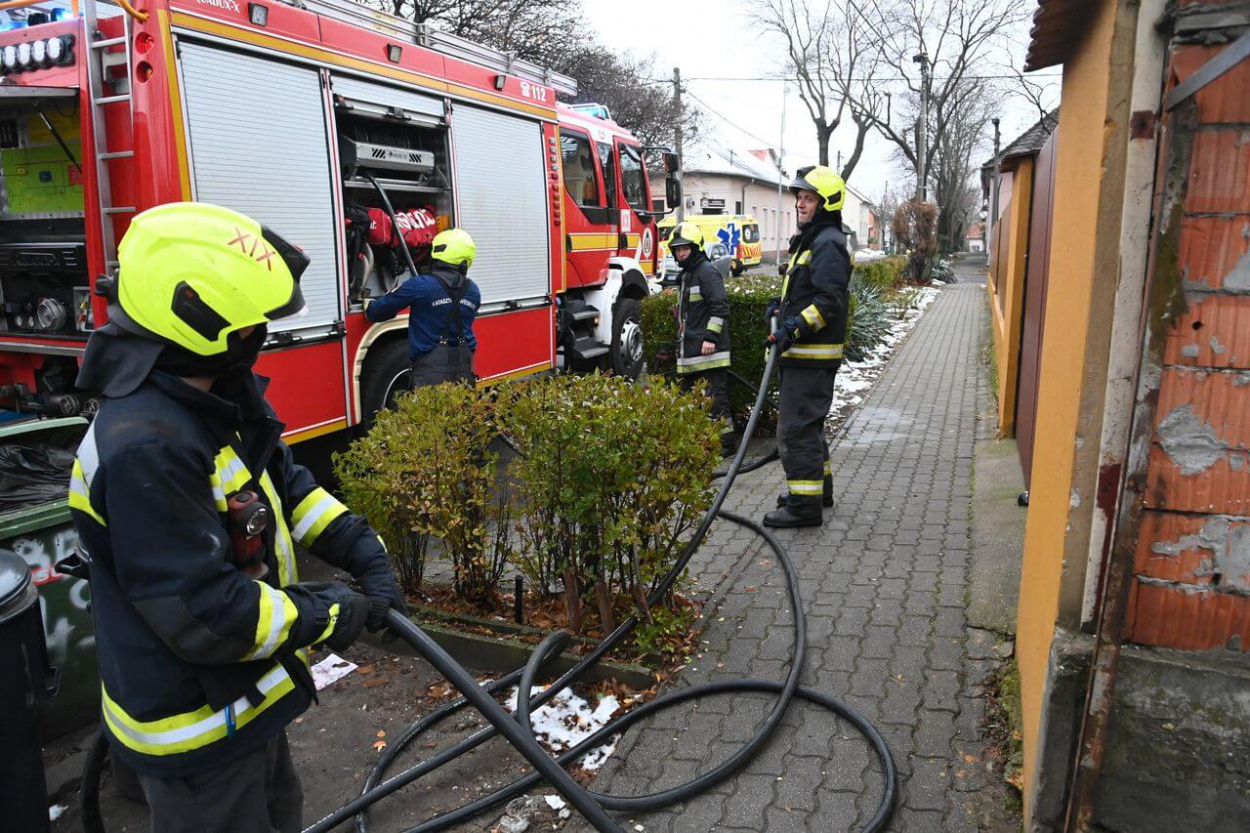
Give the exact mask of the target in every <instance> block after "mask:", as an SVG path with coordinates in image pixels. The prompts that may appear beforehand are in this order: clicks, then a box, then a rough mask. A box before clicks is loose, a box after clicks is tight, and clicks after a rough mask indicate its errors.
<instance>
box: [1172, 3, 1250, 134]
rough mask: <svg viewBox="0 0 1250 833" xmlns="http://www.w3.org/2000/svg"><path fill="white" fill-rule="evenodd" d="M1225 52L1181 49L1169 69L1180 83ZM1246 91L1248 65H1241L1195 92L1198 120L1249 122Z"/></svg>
mask: <svg viewBox="0 0 1250 833" xmlns="http://www.w3.org/2000/svg"><path fill="white" fill-rule="evenodd" d="M1218 2H1224V0H1218ZM1224 49H1225V47H1224V46H1183V47H1181V48H1180V49H1178V50H1176V52H1174V53H1173V54H1172V68H1173V70H1174V71H1175V72H1176V75H1177V78H1178V80H1179V81H1182V82H1183V81H1184V80H1185V79H1187V78H1188V77H1189V76H1191V75H1193V74H1194V73H1195V72H1197V71H1198V69H1199V68H1200V67H1201V66H1202V65H1203V64H1205V63H1206V62H1207V61H1209V60H1211V59H1212V58H1214V57H1215V56H1216V55H1218V54H1219V53H1220V52H1222V51H1223V50H1224ZM1247 89H1250V63H1247V62H1245V61H1242V62H1241V63H1240V64H1238V65H1237V66H1236V67H1234V68H1233V69H1231V70H1229V71H1228V72H1227V73H1226V74H1225V75H1223V76H1222V77H1221V78H1219V79H1218V80H1217V81H1216V82H1215V83H1213V84H1208V85H1207V86H1206V87H1204V88H1203V89H1202V90H1200V91H1199V92H1198V95H1197V99H1198V118H1199V119H1200V120H1201V121H1202V122H1204V123H1206V124H1212V123H1220V122H1222V123H1229V122H1250V96H1247V95H1246V92H1245V91H1246V90H1247Z"/></svg>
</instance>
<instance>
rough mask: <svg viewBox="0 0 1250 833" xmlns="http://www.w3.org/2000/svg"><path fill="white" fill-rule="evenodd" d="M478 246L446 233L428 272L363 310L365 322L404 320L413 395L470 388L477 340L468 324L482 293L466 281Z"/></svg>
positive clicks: (460, 234)
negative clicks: (404, 315)
mask: <svg viewBox="0 0 1250 833" xmlns="http://www.w3.org/2000/svg"><path fill="white" fill-rule="evenodd" d="M476 253H477V246H476V245H475V244H474V242H473V238H472V237H470V236H469V233H468V232H467V231H465V230H464V229H458V228H453V229H448V230H447V231H444V232H440V233H439V234H438V235H437V236H435V238H434V242H433V244H432V245H431V247H430V258H431V264H430V271H429V273H428V274H424V275H417V276H415V277H411V278H409V279H408V280H406V281H404V282H403V283H402V284H400V285H399V286H398V287H396V288H395V289H394V290H392V291H390V292H388V293H387V294H385V295H383V296H382V297H381V298H378V299H376V300H374V301H373V302H372V303H370V304H369V306H368V307H366V308H365V316H366V317H367V318H368V319H369V320H370V321H388V320H390V319H392V318H394V317H395V316H396V315H397V314H399V312H400V311H401V310H404V309H409V310H410V312H409V314H408V358H409V359H410V360H411V361H412V377H411V378H412V387H413V389H416V388H419V387H423V386H425V385H437V384H438V383H440V382H466V383H468V384H470V385H471V384H473V382H474V380H475V379H476V377H475V376H474V374H473V355H474V354H475V353H476V352H477V339H476V338H475V337H474V336H473V319H474V318H476V317H477V308H478V307H479V306H480V305H481V303H482V293H481V290H479V289H478V287H477V284H476V283H474V282H473V281H472V280H470V279H469V276H468V275H469V267H471V266H472V265H473V257H474V255H475V254H476Z"/></svg>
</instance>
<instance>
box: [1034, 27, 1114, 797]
mask: <svg viewBox="0 0 1250 833" xmlns="http://www.w3.org/2000/svg"><path fill="white" fill-rule="evenodd" d="M1117 5H1118V4H1116V3H1099V4H1097V11H1096V12H1095V14H1094V16H1093V18H1092V19H1091V21H1090V23H1089V25H1088V27H1087V28H1086V29H1085V31H1084V33H1083V37H1082V41H1081V43H1080V44H1079V45H1078V46H1077V47H1076V49H1075V50H1074V51H1073V55H1072V57H1071V58H1070V59H1069V60H1068V61H1067V62H1066V63H1065V65H1064V71H1063V97H1062V102H1061V104H1060V111H1059V112H1060V117H1059V140H1058V156H1057V158H1056V169H1055V200H1054V205H1055V209H1054V214H1055V216H1054V223H1053V232H1052V236H1051V246H1050V274H1049V278H1048V288H1047V294H1046V327H1045V331H1044V334H1043V337H1042V362H1041V378H1040V384H1039V391H1038V413H1037V429H1036V435H1035V440H1034V452H1033V454H1034V459H1035V460H1041V461H1045V464H1044V465H1039V466H1035V467H1034V469H1033V479H1032V482H1031V484H1030V494H1029V519H1028V527H1027V529H1026V532H1025V538H1024V569H1023V574H1022V577H1021V581H1020V608H1019V615H1018V620H1017V629H1018V633H1017V641H1016V654H1017V659H1018V661H1019V664H1020V682H1021V695H1022V699H1023V707H1024V708H1023V711H1024V743H1025V749H1024V776H1025V790H1024V795H1025V817H1026V818H1028V814H1029V813H1030V811H1031V808H1030V805H1029V800H1030V798H1031V794H1032V791H1033V785H1034V782H1035V779H1036V776H1037V773H1036V754H1037V743H1038V738H1039V735H1038V728H1039V724H1040V720H1041V716H1042V707H1043V699H1042V698H1043V693H1044V687H1045V683H1046V674H1047V665H1048V658H1049V655H1050V647H1051V641H1052V639H1053V637H1054V633H1055V622H1056V618H1057V615H1058V611H1059V590H1060V580H1061V577H1062V573H1063V570H1064V564H1063V551H1064V538H1065V534H1066V528H1067V523H1068V512H1069V509H1070V495H1071V488H1072V472H1073V459H1074V452H1075V443H1076V428H1077V416H1078V411H1079V407H1080V397H1081V383H1082V375H1083V370H1084V365H1085V347H1086V337H1087V335H1088V324H1089V310H1090V297H1091V288H1092V284H1093V265H1094V252H1095V229H1096V219H1097V216H1096V215H1097V211H1098V197H1099V188H1100V184H1101V179H1102V161H1103V151H1104V143H1105V135H1106V113H1107V90H1108V85H1109V80H1110V50H1111V36H1112V30H1113V25H1114V22H1115V15H1116V10H1117Z"/></svg>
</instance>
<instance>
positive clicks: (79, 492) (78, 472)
mask: <svg viewBox="0 0 1250 833" xmlns="http://www.w3.org/2000/svg"><path fill="white" fill-rule="evenodd" d="M69 507H70V508H71V509H77V510H78V511H79V512H82V513H84V514H86V515H88V516H90V517H91V519H92V520H94V521H95V522H96V523H98V524H99V525H100V526H108V523H107V522H106V521H105V520H104V518H102V517H100V513H99V512H97V511H95V508H94V507H93V506H92V505H91V487H90V486H88V485H87V480H86V478H85V477H83V471H82V465H81V462H80V461H79V460H75V461H74V471H73V474H72V475H70V480H69Z"/></svg>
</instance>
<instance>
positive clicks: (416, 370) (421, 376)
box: [411, 344, 474, 390]
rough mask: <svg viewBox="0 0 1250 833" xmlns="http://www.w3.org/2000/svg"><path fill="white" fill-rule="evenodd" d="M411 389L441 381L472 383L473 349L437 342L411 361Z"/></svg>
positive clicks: (461, 345)
mask: <svg viewBox="0 0 1250 833" xmlns="http://www.w3.org/2000/svg"><path fill="white" fill-rule="evenodd" d="M411 379H412V389H413V390H416V389H417V388H420V387H425V386H426V385H437V384H439V383H441V382H464V383H466V384H469V385H472V384H473V382H474V376H473V351H472V350H470V349H469V348H468V347H466V346H465V345H463V344H439V345H437V346H436V347H435V348H434V349H433V350H431V351H430V352H428V353H422V354H421V355H420V356H417V358H416V360H415V361H414V362H413V363H412V377H411Z"/></svg>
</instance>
